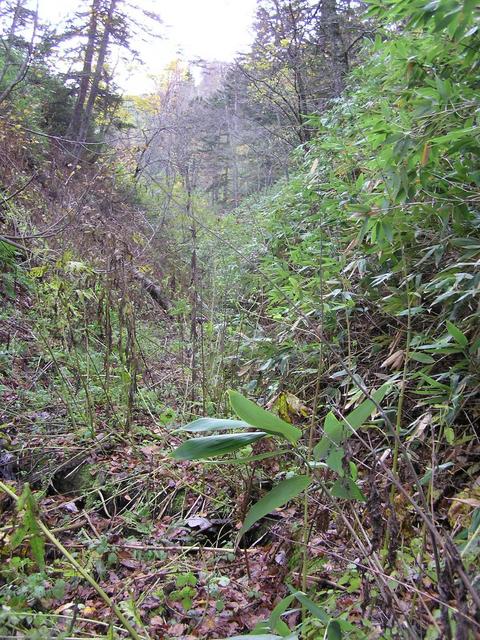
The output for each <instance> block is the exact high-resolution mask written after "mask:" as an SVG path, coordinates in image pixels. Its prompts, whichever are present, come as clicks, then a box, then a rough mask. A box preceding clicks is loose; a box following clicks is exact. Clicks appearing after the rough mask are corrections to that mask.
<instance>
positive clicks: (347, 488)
mask: <svg viewBox="0 0 480 640" xmlns="http://www.w3.org/2000/svg"><path fill="white" fill-rule="evenodd" d="M330 495H331V496H333V497H334V498H343V499H344V500H360V502H366V501H367V499H366V498H365V496H364V495H363V493H362V492H361V491H360V489H359V488H358V487H357V485H356V484H355V482H354V481H353V480H352V479H351V478H341V479H340V480H337V481H336V482H335V483H334V485H333V487H332V488H331V489H330Z"/></svg>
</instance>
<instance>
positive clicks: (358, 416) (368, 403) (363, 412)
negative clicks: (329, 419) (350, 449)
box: [345, 383, 390, 431]
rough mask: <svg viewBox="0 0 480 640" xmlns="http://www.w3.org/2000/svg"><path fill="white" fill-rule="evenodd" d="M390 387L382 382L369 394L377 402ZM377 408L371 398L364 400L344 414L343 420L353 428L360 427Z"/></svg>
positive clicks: (378, 402)
mask: <svg viewBox="0 0 480 640" xmlns="http://www.w3.org/2000/svg"><path fill="white" fill-rule="evenodd" d="M389 389H390V384H388V383H387V384H384V385H382V386H381V387H380V389H377V390H376V391H374V392H373V393H371V394H370V395H371V396H372V398H373V399H374V400H375V402H376V403H377V404H380V402H381V401H382V400H383V399H384V397H385V396H386V395H387V392H388V390H389ZM376 410H377V407H376V406H375V403H374V402H373V401H372V400H365V401H364V402H362V404H360V405H359V406H358V407H357V408H356V409H354V410H353V411H352V412H351V413H349V414H348V416H345V422H346V423H347V424H348V425H349V426H350V427H351V428H352V429H353V430H354V431H356V430H357V429H360V427H361V426H363V424H364V423H365V422H366V421H367V420H368V418H369V417H370V416H371V415H372V413H373V412H374V411H376Z"/></svg>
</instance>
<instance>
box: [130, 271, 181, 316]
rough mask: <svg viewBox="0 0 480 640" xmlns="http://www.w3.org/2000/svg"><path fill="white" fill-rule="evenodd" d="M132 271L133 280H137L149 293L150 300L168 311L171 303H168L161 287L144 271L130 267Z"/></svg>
mask: <svg viewBox="0 0 480 640" xmlns="http://www.w3.org/2000/svg"><path fill="white" fill-rule="evenodd" d="M132 273H133V277H134V278H135V280H138V282H139V283H140V284H141V285H142V287H143V288H144V289H145V291H146V292H147V293H148V294H149V295H150V297H151V298H152V300H153V301H154V302H156V303H157V304H158V305H159V306H160V307H161V308H162V309H163V310H164V311H166V312H167V313H168V312H169V311H170V309H171V307H172V305H171V303H170V300H169V299H168V298H167V297H166V296H165V294H164V293H163V291H162V289H161V288H160V287H159V286H158V285H157V284H155V282H153V280H150V278H148V277H147V276H146V275H145V274H144V273H142V272H141V271H138V269H135V268H134V267H132Z"/></svg>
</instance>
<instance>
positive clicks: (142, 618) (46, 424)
mask: <svg viewBox="0 0 480 640" xmlns="http://www.w3.org/2000/svg"><path fill="white" fill-rule="evenodd" d="M33 310H34V301H33V300H32V298H31V297H30V296H29V295H28V294H27V293H26V292H25V291H22V288H21V287H19V288H18V289H17V296H16V297H15V300H14V301H11V302H10V304H9V305H8V309H7V312H6V313H5V314H3V315H2V318H1V320H0V334H1V339H2V342H3V343H4V344H6V345H7V348H8V352H9V353H10V355H11V360H10V361H9V362H8V366H6V362H4V363H3V365H4V367H3V374H4V375H3V378H2V380H1V388H0V391H1V403H2V404H1V409H0V420H1V424H2V426H1V430H2V431H1V432H0V435H1V436H2V438H3V440H2V447H3V448H2V451H1V452H0V453H1V456H2V457H1V459H0V461H1V463H2V466H1V472H2V476H3V479H4V480H8V481H12V480H14V481H18V482H19V484H18V493H20V492H21V483H23V482H25V481H27V482H29V483H30V485H31V487H32V490H33V491H34V495H36V496H38V509H39V513H40V514H41V517H42V519H43V522H44V523H45V524H46V525H47V526H48V528H49V529H50V531H51V532H52V533H53V534H54V535H55V536H57V537H58V539H59V540H60V541H61V543H62V544H63V546H64V547H65V549H67V550H68V551H70V552H74V553H75V557H76V558H77V560H78V561H79V562H80V563H81V564H82V565H83V566H84V567H85V568H86V569H87V571H89V572H90V573H91V574H92V575H93V576H94V577H95V579H96V580H97V581H98V584H99V585H100V586H101V587H102V588H103V589H104V591H105V592H106V593H107V594H108V595H109V596H110V597H111V598H112V599H113V600H114V602H116V603H117V604H119V606H120V608H121V610H122V611H123V612H124V615H125V616H127V618H129V619H131V621H132V622H134V623H135V624H136V625H137V628H138V629H140V630H144V631H147V632H148V634H149V636H150V637H151V638H156V639H161V638H186V639H187V638H214V637H215V638H221V637H227V636H232V635H234V634H239V633H242V632H243V633H245V632H248V631H249V630H251V629H252V628H254V627H255V625H256V624H258V623H259V622H261V621H264V620H266V619H267V618H268V617H269V615H270V613H271V611H272V609H273V608H274V607H275V605H276V604H277V603H278V601H279V600H280V599H281V598H282V597H284V596H285V595H286V594H287V593H288V588H287V586H286V584H287V583H288V582H290V583H291V584H292V586H296V587H298V585H299V576H298V574H295V571H294V568H295V567H297V569H298V566H299V554H300V551H299V550H300V548H301V547H300V546H299V545H298V544H297V543H298V541H299V540H298V538H299V531H300V530H301V526H302V514H301V508H300V507H296V506H287V507H285V508H283V509H279V510H278V511H277V512H276V513H275V514H273V515H272V516H270V517H269V518H267V519H264V521H262V523H260V524H259V525H258V526H257V527H256V528H254V529H253V530H252V531H251V532H250V533H249V536H248V537H247V538H246V541H245V542H244V543H242V544H243V547H244V548H236V547H235V538H236V533H237V530H238V529H239V527H240V526H241V519H242V513H244V512H245V509H246V508H247V506H248V504H249V501H250V500H251V498H252V494H255V492H258V491H259V487H255V486H254V485H252V483H251V480H252V478H251V477H244V476H243V474H242V473H241V472H240V471H236V472H235V473H234V474H233V475H232V474H231V472H230V467H221V466H218V465H217V466H212V465H206V466H200V465H199V464H198V463H193V462H177V461H175V460H173V459H172V458H171V457H170V456H169V455H168V454H169V451H171V449H172V446H175V444H177V443H178V442H180V439H179V438H178V437H176V436H175V434H174V433H172V431H174V429H175V428H176V427H178V426H180V424H181V413H182V411H183V410H184V407H182V403H181V402H180V396H179V395H178V393H177V392H176V390H177V389H178V387H179V385H180V384H181V381H182V376H183V375H184V372H185V368H184V366H183V365H182V364H181V362H180V359H179V357H178V356H176V355H175V354H173V353H170V355H169V356H168V357H167V358H166V357H165V353H161V354H159V356H158V360H157V361H152V360H150V361H149V362H148V369H147V370H148V375H149V379H148V383H149V386H150V388H151V389H152V388H154V389H155V390H156V392H157V393H158V394H159V395H160V396H161V397H162V405H163V406H164V407H168V409H163V410H162V411H160V413H157V414H156V415H155V414H154V413H153V412H152V410H151V409H150V407H149V406H148V405H145V407H142V406H139V407H138V408H137V409H135V412H134V416H133V421H132V424H131V427H130V430H129V433H121V432H120V433H119V432H118V431H117V430H112V428H111V424H112V415H111V410H114V408H112V407H110V408H109V407H108V406H105V405H96V406H94V407H92V409H93V410H94V412H95V425H96V429H95V436H94V437H93V438H92V437H86V436H85V433H84V432H82V430H81V429H79V428H77V429H74V428H72V425H71V420H70V419H69V416H68V410H67V409H68V407H66V404H65V401H64V399H62V398H63V393H64V392H63V390H61V389H59V388H58V387H57V389H56V391H57V394H58V397H57V398H55V397H54V396H52V393H51V392H52V389H53V387H54V386H55V381H52V372H53V368H54V366H53V365H52V360H50V361H49V362H47V364H44V356H45V353H44V349H42V348H41V347H40V346H39V344H40V342H41V341H39V338H38V335H36V328H35V326H34V323H32V322H31V317H32V315H31V312H32V311H33ZM152 335H153V333H152ZM159 341H160V337H159ZM4 355H5V354H4ZM57 383H58V381H57ZM77 391H78V390H77ZM140 395H141V394H140ZM7 438H8V441H7ZM267 462H268V461H267ZM264 464H265V462H264ZM224 469H225V470H226V469H229V471H228V472H227V471H225V472H224ZM279 470H280V467H279V461H278V460H276V462H272V463H270V468H269V470H268V471H269V473H270V474H271V477H272V478H273V477H274V476H275V474H276V473H278V472H279ZM267 475H268V474H267ZM13 486H14V485H13ZM262 488H263V487H262ZM0 514H1V516H0V517H1V520H0V538H2V539H3V542H4V543H5V541H6V540H7V539H9V538H10V539H11V536H12V535H13V532H14V531H15V529H16V528H18V524H19V522H18V518H19V515H18V513H16V512H15V509H14V505H13V503H12V500H11V499H10V498H9V497H8V496H7V495H6V494H3V493H1V494H0ZM327 515H328V514H327ZM324 516H325V514H323V515H322V514H321V513H320V514H319V515H318V522H317V523H316V524H315V527H313V526H312V530H313V532H312V533H313V535H312V538H311V563H312V571H311V576H310V578H309V587H311V586H315V585H317V586H318V588H319V589H320V588H321V589H322V592H323V594H324V596H328V593H329V592H332V593H333V592H336V593H337V595H338V593H339V592H340V600H338V598H337V606H342V603H343V605H344V606H345V607H347V606H350V605H351V604H352V603H353V600H354V598H353V597H352V595H351V594H352V593H354V592H355V591H356V588H357V587H355V585H354V586H353V587H352V585H349V584H346V586H344V583H345V572H346V569H347V565H348V552H347V551H345V553H344V554H343V555H341V554H338V550H339V539H338V531H336V530H335V528H334V526H333V525H331V526H330V525H329V524H328V517H327V519H325V517H324ZM334 539H335V542H334ZM333 549H335V550H336V552H337V553H335V552H334V553H333V554H331V555H329V550H330V551H332V550H333ZM5 550H6V548H5ZM30 555H31V551H30V550H29V548H28V545H23V546H22V547H19V548H17V549H10V551H9V552H8V553H7V556H8V563H7V565H5V566H4V571H3V575H2V580H3V581H5V580H7V581H8V580H10V581H11V589H12V591H13V592H16V596H17V599H18V604H19V605H20V603H22V606H23V607H26V608H27V611H28V610H29V611H30V612H31V611H37V612H39V613H42V614H47V617H48V616H51V621H53V620H55V624H54V625H53V626H52V627H51V630H50V631H45V633H47V635H46V636H39V637H57V636H56V635H55V636H54V635H52V636H49V635H48V633H54V631H53V629H55V634H56V633H60V632H64V633H65V634H66V636H67V637H82V638H83V637H85V638H87V637H90V638H92V637H104V636H105V634H106V633H107V632H108V630H109V629H110V632H112V631H111V630H112V629H114V630H115V632H118V633H119V634H120V636H119V637H122V630H121V624H120V622H119V621H118V620H116V619H115V616H114V615H113V614H112V612H111V610H109V607H108V606H107V605H106V604H105V602H104V601H103V600H102V598H101V597H100V596H99V595H98V593H97V592H96V591H95V589H94V588H93V587H91V586H90V585H88V584H86V583H85V582H84V580H82V579H81V577H80V576H79V575H78V574H77V572H76V571H75V570H74V569H73V568H72V567H71V566H70V565H69V563H68V562H67V561H66V559H65V558H64V557H63V556H62V554H60V553H59V552H58V549H56V548H55V546H54V545H52V544H51V543H49V542H47V545H46V550H45V560H46V565H47V568H45V569H44V570H43V571H40V572H35V571H34V568H33V564H32V562H31V559H30ZM336 558H340V559H336ZM352 560H353V558H352ZM315 567H317V568H316V569H315ZM292 571H293V572H292ZM342 577H343V579H342ZM332 590H333V591H332ZM30 615H31V614H30ZM299 615H300V613H299V611H298V609H297V610H294V611H293V612H292V614H291V615H290V616H289V617H287V621H288V622H290V623H294V622H296V621H298V618H299ZM22 616H23V617H22ZM26 617H27V614H26V613H23V614H22V610H21V608H20V606H19V610H18V621H19V622H21V623H22V624H23V623H25V622H26V623H27V625H28V623H29V621H28V619H27V618H26ZM10 620H11V617H10ZM44 621H45V618H44V619H42V624H44ZM4 622H5V621H4ZM110 625H112V627H110ZM34 626H35V625H34ZM4 637H5V638H6V637H7V636H2V638H4ZM11 637H18V635H16V632H15V630H14V625H13V626H12V635H11ZM20 637H23V636H20ZM27 637H30V636H27ZM32 637H33V636H32ZM35 637H37V636H35ZM108 637H110V636H108ZM111 637H116V636H113V635H112V636H111Z"/></svg>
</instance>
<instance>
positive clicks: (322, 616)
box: [288, 586, 330, 624]
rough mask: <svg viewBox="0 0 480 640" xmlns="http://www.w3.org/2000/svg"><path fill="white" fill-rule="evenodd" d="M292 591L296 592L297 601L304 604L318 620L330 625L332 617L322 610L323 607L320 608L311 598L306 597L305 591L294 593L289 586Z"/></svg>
mask: <svg viewBox="0 0 480 640" xmlns="http://www.w3.org/2000/svg"><path fill="white" fill-rule="evenodd" d="M288 588H289V589H290V591H292V592H294V595H295V597H296V599H297V600H298V601H299V602H300V603H301V604H303V606H304V607H305V608H306V609H307V610H308V611H310V613H311V614H312V615H313V616H315V617H316V618H318V619H319V620H321V621H322V622H323V623H324V624H328V623H329V621H330V616H329V615H328V614H327V612H326V611H325V610H324V609H322V608H321V607H319V606H318V605H317V604H315V602H313V600H310V598H309V597H308V596H306V595H305V594H304V593H303V591H294V589H293V588H292V587H291V586H289V587H288Z"/></svg>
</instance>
